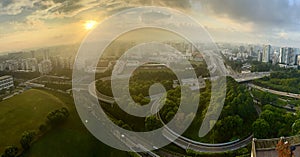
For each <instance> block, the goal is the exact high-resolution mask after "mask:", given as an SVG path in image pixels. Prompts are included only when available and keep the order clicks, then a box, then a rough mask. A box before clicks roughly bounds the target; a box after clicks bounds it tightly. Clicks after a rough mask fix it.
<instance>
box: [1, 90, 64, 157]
mask: <svg viewBox="0 0 300 157" xmlns="http://www.w3.org/2000/svg"><path fill="white" fill-rule="evenodd" d="M63 106H64V103H63V102H62V101H61V100H60V99H58V98H57V97H55V96H53V95H51V94H49V93H47V92H45V91H41V90H37V89H31V90H28V91H25V92H24V93H22V94H20V95H17V96H15V97H12V98H10V99H7V100H4V101H2V102H0V152H3V150H4V148H5V147H6V146H8V145H15V146H18V147H21V146H20V144H19V141H20V138H21V135H22V133H23V132H24V131H27V130H38V128H39V126H40V125H41V124H43V123H45V120H46V116H47V114H48V113H49V112H51V111H53V110H56V109H59V108H61V107H63Z"/></svg>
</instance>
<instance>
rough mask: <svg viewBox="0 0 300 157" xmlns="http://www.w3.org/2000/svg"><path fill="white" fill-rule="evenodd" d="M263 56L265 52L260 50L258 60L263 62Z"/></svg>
mask: <svg viewBox="0 0 300 157" xmlns="http://www.w3.org/2000/svg"><path fill="white" fill-rule="evenodd" d="M262 56H263V53H262V52H261V51H258V55H257V61H259V62H262Z"/></svg>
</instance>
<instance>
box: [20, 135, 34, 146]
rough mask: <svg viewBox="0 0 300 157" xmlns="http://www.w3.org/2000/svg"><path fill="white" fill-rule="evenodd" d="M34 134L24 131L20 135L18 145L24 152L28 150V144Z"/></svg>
mask: <svg viewBox="0 0 300 157" xmlns="http://www.w3.org/2000/svg"><path fill="white" fill-rule="evenodd" d="M35 135H36V133H35V132H34V131H25V132H24V133H23V134H22V137H21V140H20V143H21V145H22V147H23V149H24V150H28V149H29V148H30V144H31V142H32V141H33V139H34V137H35Z"/></svg>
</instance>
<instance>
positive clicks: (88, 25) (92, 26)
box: [84, 21, 97, 30]
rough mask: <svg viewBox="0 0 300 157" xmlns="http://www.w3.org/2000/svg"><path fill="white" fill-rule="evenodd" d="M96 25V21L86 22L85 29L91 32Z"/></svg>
mask: <svg viewBox="0 0 300 157" xmlns="http://www.w3.org/2000/svg"><path fill="white" fill-rule="evenodd" d="M96 24H97V22H96V21H86V22H85V24H84V27H85V29H86V30H91V29H93V28H94V27H95V26H96Z"/></svg>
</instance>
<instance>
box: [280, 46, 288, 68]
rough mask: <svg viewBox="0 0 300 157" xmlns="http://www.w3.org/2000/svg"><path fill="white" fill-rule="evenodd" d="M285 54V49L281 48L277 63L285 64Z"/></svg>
mask: <svg viewBox="0 0 300 157" xmlns="http://www.w3.org/2000/svg"><path fill="white" fill-rule="evenodd" d="M286 56H287V53H286V48H285V47H281V48H280V51H279V63H281V64H286V62H287V59H286V58H287V57H286Z"/></svg>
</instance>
